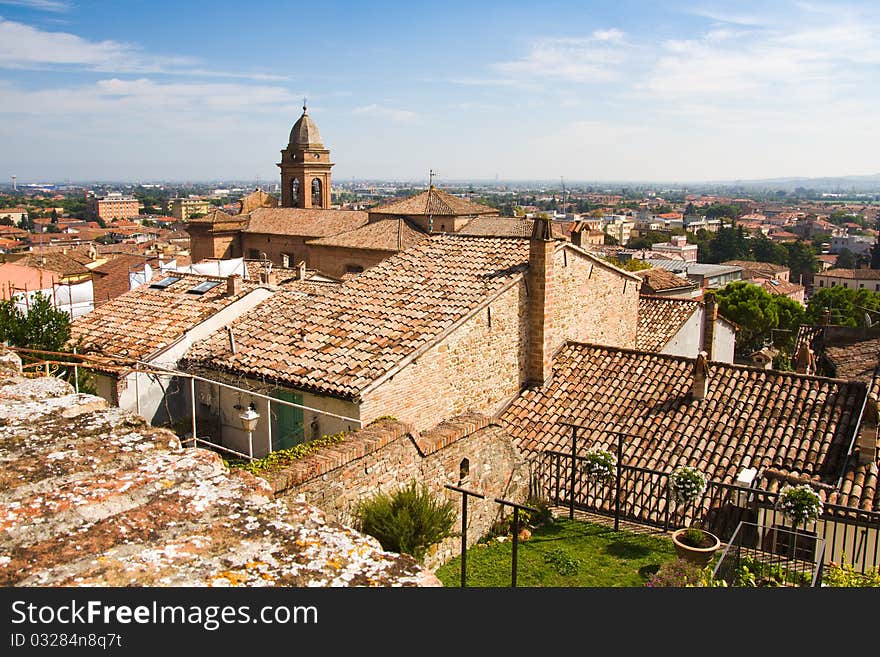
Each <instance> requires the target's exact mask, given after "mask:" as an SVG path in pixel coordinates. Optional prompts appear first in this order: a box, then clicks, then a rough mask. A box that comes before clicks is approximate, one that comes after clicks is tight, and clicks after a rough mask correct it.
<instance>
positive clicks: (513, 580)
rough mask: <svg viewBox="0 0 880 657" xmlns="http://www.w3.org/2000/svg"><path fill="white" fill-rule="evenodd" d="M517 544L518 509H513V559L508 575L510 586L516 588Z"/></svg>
mask: <svg viewBox="0 0 880 657" xmlns="http://www.w3.org/2000/svg"><path fill="white" fill-rule="evenodd" d="M518 544H519V507H516V506H515V507H513V559H512V560H511V561H512V565H511V573H510V585H511V586H512V587H513V588H516V546H517V545H518Z"/></svg>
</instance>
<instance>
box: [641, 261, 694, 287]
mask: <svg viewBox="0 0 880 657" xmlns="http://www.w3.org/2000/svg"><path fill="white" fill-rule="evenodd" d="M636 275H637V276H638V277H639V278H641V279H642V290H641V291H642V294H653V293H654V292H664V291H669V290H678V289H680V288H688V289H691V290H692V289H694V288H695V287H696V286H695V285H694V284H693V283H692V282H691V281H689V280H688V279H686V278H682V277H681V276H676V275H675V274H673V273H672V272H671V271H669V270H668V269H663V268H661V267H651V268H650V269H642V270H641V271H637V272H636Z"/></svg>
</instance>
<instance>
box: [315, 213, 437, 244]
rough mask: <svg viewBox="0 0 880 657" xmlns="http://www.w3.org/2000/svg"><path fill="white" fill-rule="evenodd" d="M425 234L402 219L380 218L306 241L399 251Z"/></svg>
mask: <svg viewBox="0 0 880 657" xmlns="http://www.w3.org/2000/svg"><path fill="white" fill-rule="evenodd" d="M427 236H428V235H427V234H426V233H423V232H422V231H420V230H416V229H415V228H413V227H412V226H410V225H409V223H407V222H406V221H405V220H403V219H380V220H379V221H373V222H370V223H368V224H366V225H365V226H361V227H360V228H355V229H354V230H350V231H348V232H345V233H339V234H338V235H331V236H329V237H321V238H319V239H314V240H309V242H308V243H309V244H310V245H315V246H337V247H345V248H349V249H368V250H374V251H401V250H403V249H408V248H409V247H411V246H414V245H416V244H418V243H419V242H421V241H422V240H423V239H425V238H426V237H427Z"/></svg>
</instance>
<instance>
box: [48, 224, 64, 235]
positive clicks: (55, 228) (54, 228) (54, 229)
mask: <svg viewBox="0 0 880 657" xmlns="http://www.w3.org/2000/svg"><path fill="white" fill-rule="evenodd" d="M46 232H47V233H60V232H61V228H59V227H58V224H47V225H46Z"/></svg>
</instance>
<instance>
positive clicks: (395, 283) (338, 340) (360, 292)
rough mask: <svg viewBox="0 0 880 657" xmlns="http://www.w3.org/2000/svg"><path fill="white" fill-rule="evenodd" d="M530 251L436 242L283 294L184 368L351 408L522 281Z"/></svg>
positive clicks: (512, 244) (453, 239)
mask: <svg viewBox="0 0 880 657" xmlns="http://www.w3.org/2000/svg"><path fill="white" fill-rule="evenodd" d="M528 254H529V241H528V240H525V239H513V238H488V237H485V238H484V237H462V236H458V235H454V234H440V235H435V236H432V237H430V238H429V239H426V240H424V241H422V242H420V243H419V244H418V245H416V246H414V247H412V248H410V249H408V250H406V251H401V252H400V253H397V254H395V255H393V256H391V257H390V258H388V259H386V260H384V261H383V262H381V263H379V264H378V265H376V266H375V267H371V268H370V269H368V270H366V271H364V272H363V273H361V274H358V275H357V276H355V277H353V278H349V279H347V280H344V281H343V282H342V283H341V284H340V285H338V286H335V287H332V288H331V289H328V290H327V291H326V293H325V294H323V295H321V296H316V297H312V298H305V297H304V296H303V295H302V294H300V293H294V292H287V291H282V292H278V293H277V294H275V296H274V297H272V298H270V299H268V300H266V301H265V302H263V303H261V304H260V305H259V306H257V307H256V308H254V309H253V310H251V311H250V312H248V313H245V314H244V315H242V316H241V317H239V318H238V319H237V320H236V321H235V322H233V324H232V330H233V334H234V336H235V341H236V354H235V355H232V354H231V353H230V352H229V344H228V339H227V336H226V334H225V333H224V332H217V333H215V334H214V335H213V336H211V337H210V338H209V339H208V340H205V341H202V342H200V343H196V344H195V345H193V346H192V347H191V348H190V350H189V352H188V353H187V355H186V359H187V360H188V361H190V362H193V363H198V364H201V365H203V366H206V367H210V368H217V369H223V370H228V371H233V372H235V373H240V374H245V375H250V376H255V377H261V378H262V377H265V378H267V379H272V380H275V381H278V382H283V383H287V384H289V385H291V386H292V387H295V388H299V389H304V390H312V391H316V392H319V393H326V394H332V395H336V396H340V397H344V398H357V396H358V395H359V394H360V393H361V392H362V391H363V390H364V389H365V388H367V387H368V386H369V385H370V384H371V383H372V382H373V381H375V380H376V379H378V378H379V377H381V376H382V375H384V374H387V373H388V372H390V371H391V370H393V369H394V368H395V367H396V366H397V365H398V364H399V363H400V362H401V361H402V360H403V359H404V358H406V357H407V356H409V355H411V354H413V353H414V352H416V351H418V350H419V349H420V348H422V347H427V346H428V345H430V344H432V343H433V342H434V341H435V340H436V339H437V337H438V336H439V335H440V334H441V333H443V332H444V331H445V330H447V329H449V328H450V327H452V326H453V325H454V324H455V323H456V322H458V321H460V320H461V319H462V318H464V317H465V315H467V314H468V312H469V311H470V310H472V309H474V308H475V307H477V306H479V305H480V304H481V303H483V302H485V301H487V300H488V299H491V298H492V297H493V296H494V295H495V294H496V293H498V292H500V291H501V290H502V289H504V288H505V287H507V286H508V285H510V284H512V283H513V282H514V281H515V280H517V279H519V278H520V277H521V276H522V272H523V271H525V269H526V268H527V266H528Z"/></svg>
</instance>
